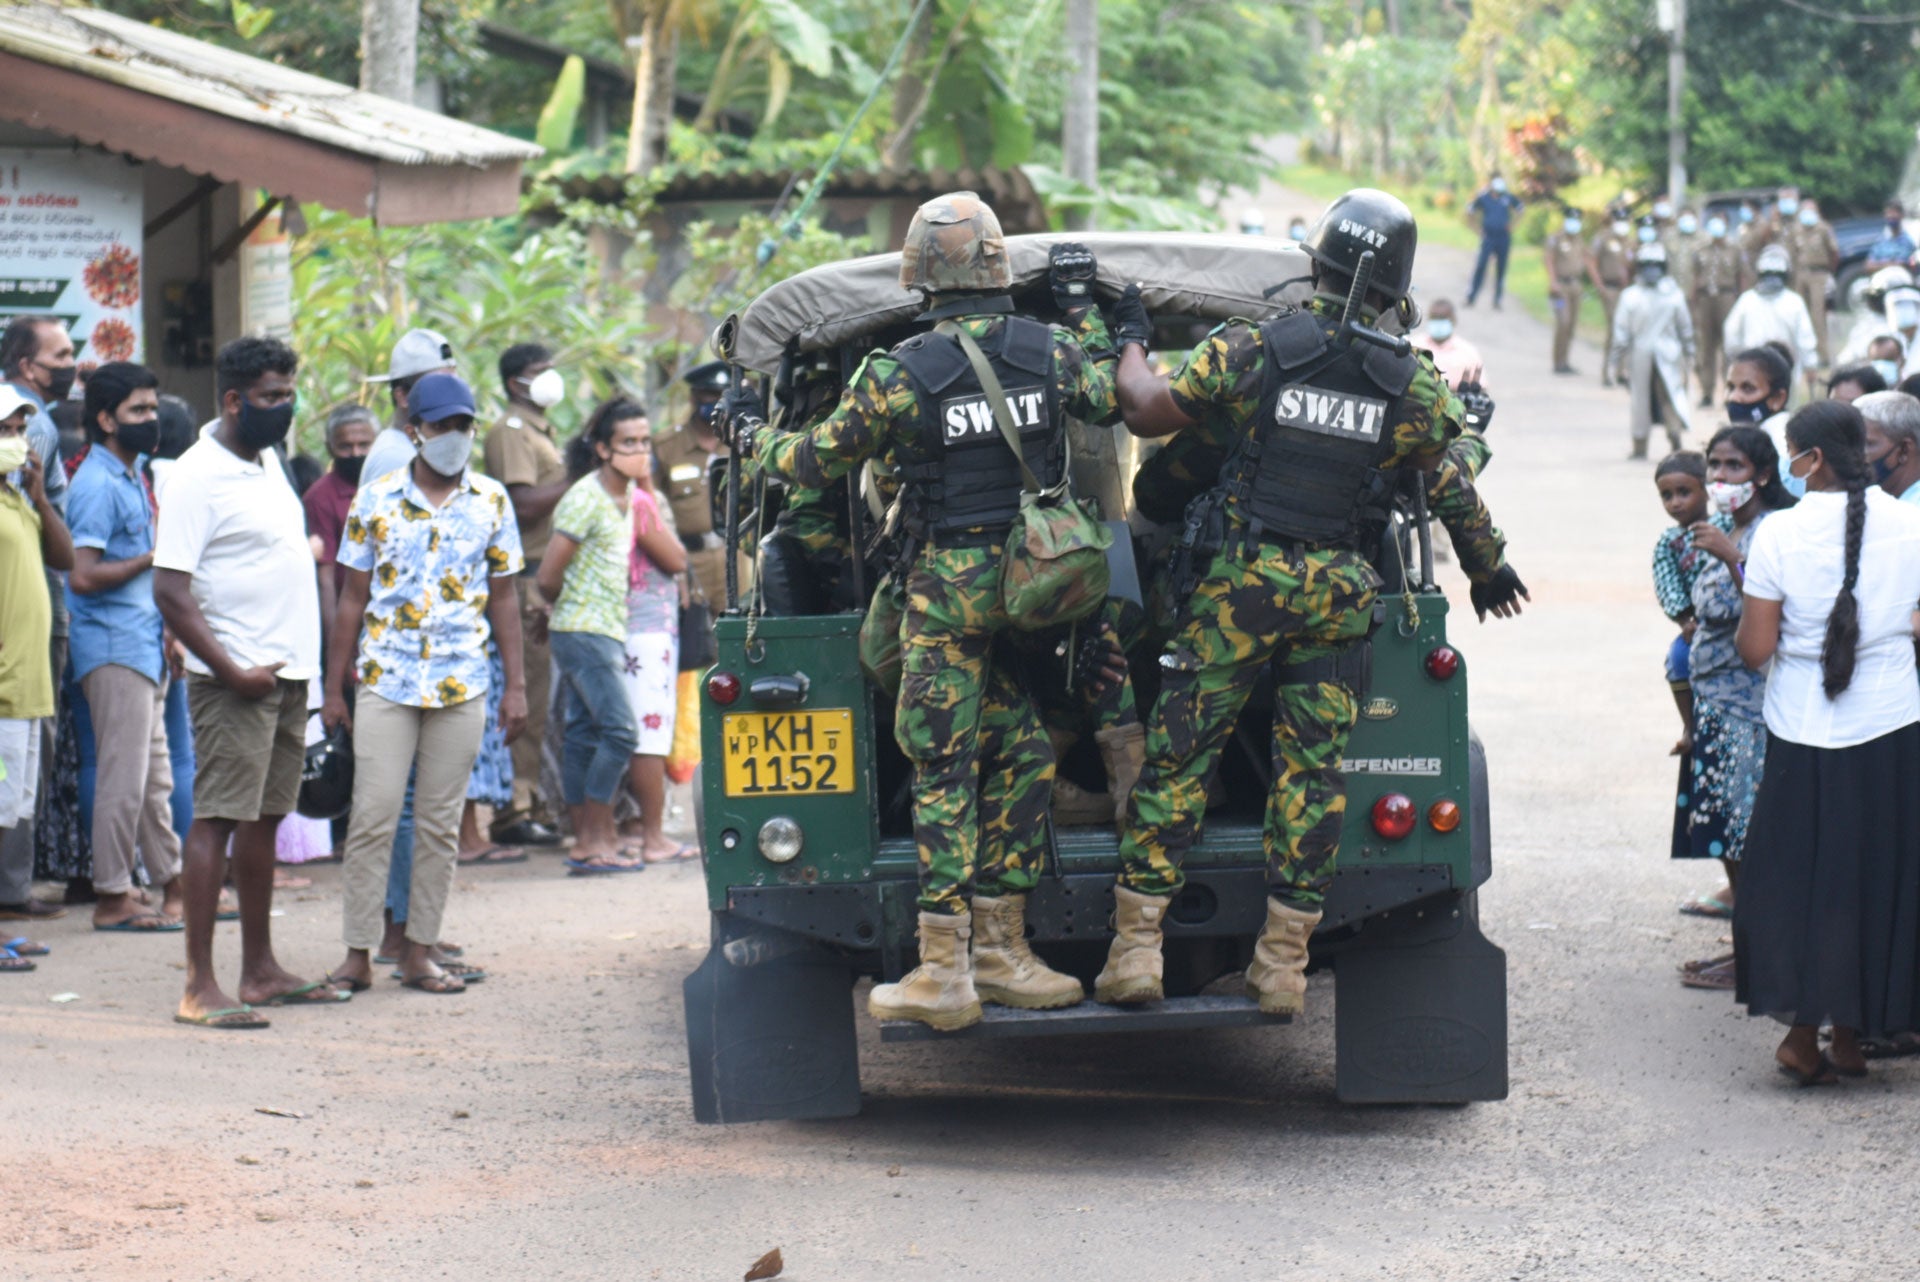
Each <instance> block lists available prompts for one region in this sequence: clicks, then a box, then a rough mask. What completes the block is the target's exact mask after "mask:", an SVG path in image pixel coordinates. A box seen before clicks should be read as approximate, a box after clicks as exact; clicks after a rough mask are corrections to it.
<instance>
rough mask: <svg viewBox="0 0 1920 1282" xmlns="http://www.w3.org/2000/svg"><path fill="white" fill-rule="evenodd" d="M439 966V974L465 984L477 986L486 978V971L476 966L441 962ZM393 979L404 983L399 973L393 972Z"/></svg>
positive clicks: (403, 978) (455, 962)
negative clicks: (449, 976)
mask: <svg viewBox="0 0 1920 1282" xmlns="http://www.w3.org/2000/svg"><path fill="white" fill-rule="evenodd" d="M439 966H440V973H441V974H443V975H451V976H453V977H454V978H455V979H457V980H459V981H460V982H462V983H465V984H477V983H479V982H480V981H481V980H483V979H485V978H486V977H487V972H486V971H484V970H482V969H481V968H480V967H478V966H469V965H467V964H466V963H465V962H457V961H443V962H440V963H439ZM393 977H394V978H395V979H398V980H400V981H401V982H402V983H404V982H406V981H405V977H404V976H403V975H402V973H401V972H400V971H397V970H396V971H394V972H393Z"/></svg>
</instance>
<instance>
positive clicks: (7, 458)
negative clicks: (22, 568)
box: [0, 434, 39, 592]
mask: <svg viewBox="0 0 1920 1282" xmlns="http://www.w3.org/2000/svg"><path fill="white" fill-rule="evenodd" d="M26 465H27V438H26V436H25V434H22V435H20V436H0V476H8V475H11V474H12V473H14V472H18V471H19V470H20V469H21V468H23V467H25V466H26ZM34 590H35V591H36V592H37V591H39V589H38V588H36V589H34Z"/></svg>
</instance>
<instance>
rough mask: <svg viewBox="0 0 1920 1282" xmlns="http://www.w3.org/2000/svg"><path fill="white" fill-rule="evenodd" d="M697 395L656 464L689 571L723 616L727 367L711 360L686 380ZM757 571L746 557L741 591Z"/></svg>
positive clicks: (658, 449)
mask: <svg viewBox="0 0 1920 1282" xmlns="http://www.w3.org/2000/svg"><path fill="white" fill-rule="evenodd" d="M681 381H682V382H684V383H685V384H686V385H687V387H688V388H689V389H690V390H691V392H692V394H693V403H692V405H691V406H690V407H689V408H688V410H687V418H686V421H685V422H683V423H681V424H680V426H679V427H676V428H674V429H673V431H671V432H669V433H668V434H667V435H666V436H664V437H662V438H661V439H659V440H657V441H655V442H654V446H653V465H654V470H655V472H656V473H657V474H658V475H657V479H658V481H659V483H660V488H661V490H662V492H664V493H665V494H666V496H667V505H668V506H669V507H670V508H672V510H673V524H674V528H675V529H677V530H678V531H679V532H680V541H681V542H682V543H684V544H686V546H687V568H688V569H690V570H692V571H693V577H694V581H695V582H696V583H698V584H699V586H700V591H701V593H702V595H704V596H705V597H706V599H707V604H708V605H709V606H711V607H712V609H713V612H714V613H715V614H718V613H719V612H720V611H722V610H724V609H726V608H727V540H726V536H725V534H724V533H722V532H721V531H719V530H717V529H715V528H714V522H713V516H714V512H713V509H714V502H713V487H714V484H715V468H714V464H715V463H716V462H718V461H719V460H721V459H723V458H725V457H726V456H727V447H726V446H725V445H723V444H721V441H720V437H719V434H718V433H717V432H716V431H715V430H714V421H713V415H714V410H715V408H716V407H717V406H718V405H719V404H720V395H721V393H723V392H725V391H726V390H727V384H728V383H729V382H730V381H731V377H730V376H729V375H728V373H727V366H726V362H724V361H708V362H707V363H706V364H705V365H696V366H694V367H693V368H692V369H690V370H688V371H687V372H686V373H685V374H684V375H682V376H681ZM751 569H752V567H751V566H750V565H749V563H748V561H747V559H746V558H745V557H744V556H742V557H741V558H740V576H739V583H740V592H741V594H742V595H745V593H746V591H747V589H748V587H749V586H750V580H749V577H748V576H749V574H750V573H751Z"/></svg>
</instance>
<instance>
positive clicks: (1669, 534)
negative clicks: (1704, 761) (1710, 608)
mask: <svg viewBox="0 0 1920 1282" xmlns="http://www.w3.org/2000/svg"><path fill="white" fill-rule="evenodd" d="M1653 483H1654V485H1655V486H1657V487H1658V488H1659V491H1660V506H1661V507H1663V508H1665V509H1666V512H1667V516H1668V517H1669V518H1671V519H1672V521H1673V524H1672V525H1671V526H1669V527H1667V529H1666V530H1665V531H1664V532H1663V533H1662V534H1661V535H1660V539H1659V541H1658V542H1657V543H1655V544H1654V545H1653V594H1654V596H1655V597H1656V598H1658V599H1659V602H1660V608H1661V609H1662V610H1664V611H1665V612H1666V615H1667V617H1668V618H1669V619H1672V620H1673V621H1674V622H1675V623H1676V624H1678V625H1679V627H1680V632H1679V634H1678V635H1677V636H1675V637H1674V638H1673V644H1672V645H1671V646H1669V647H1667V685H1668V686H1669V687H1671V689H1672V690H1673V702H1674V706H1675V707H1677V708H1678V709H1679V710H1680V725H1681V735H1680V742H1679V743H1676V744H1675V745H1673V755H1674V756H1676V757H1681V758H1685V757H1686V756H1687V754H1688V753H1690V752H1692V751H1693V687H1692V685H1691V684H1689V682H1688V678H1687V671H1688V669H1687V656H1688V652H1689V650H1690V649H1691V646H1692V641H1693V580H1694V578H1695V577H1696V576H1697V575H1698V574H1699V573H1700V566H1701V562H1702V559H1703V558H1702V556H1701V553H1700V550H1699V549H1698V548H1696V547H1695V546H1694V545H1693V527H1694V526H1696V525H1698V524H1700V522H1702V521H1705V520H1708V519H1711V520H1712V523H1713V524H1714V525H1716V526H1718V527H1719V528H1720V529H1723V530H1727V529H1732V528H1733V517H1732V516H1731V515H1729V514H1727V513H1725V512H1716V513H1713V515H1712V517H1711V518H1709V516H1708V513H1707V457H1706V455H1704V454H1702V453H1700V452H1699V451H1698V450H1678V451H1676V452H1674V453H1672V454H1669V455H1667V456H1666V457H1665V458H1663V459H1661V460H1660V462H1659V465H1658V466H1656V467H1655V468H1654V469H1653ZM1683 768H1684V766H1683ZM1681 791H1682V792H1684V791H1685V788H1684V787H1683V788H1682V789H1681ZM1686 840H1687V828H1686V811H1685V810H1684V808H1683V809H1682V810H1681V811H1680V812H1679V813H1678V815H1677V816H1676V817H1675V820H1674V846H1675V849H1676V850H1678V849H1681V848H1682V847H1684V845H1685V843H1686Z"/></svg>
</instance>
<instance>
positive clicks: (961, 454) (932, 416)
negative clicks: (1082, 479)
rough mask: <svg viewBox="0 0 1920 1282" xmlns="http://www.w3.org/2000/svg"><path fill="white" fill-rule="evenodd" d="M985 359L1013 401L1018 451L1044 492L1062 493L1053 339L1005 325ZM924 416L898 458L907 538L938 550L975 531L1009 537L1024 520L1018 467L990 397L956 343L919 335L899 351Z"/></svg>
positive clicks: (989, 342) (1038, 328) (1045, 331)
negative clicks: (1057, 488)
mask: <svg viewBox="0 0 1920 1282" xmlns="http://www.w3.org/2000/svg"><path fill="white" fill-rule="evenodd" d="M980 351H981V354H982V355H984V356H985V357H986V358H987V363H988V364H989V365H991V366H992V367H993V372H994V375H995V376H996V377H997V378H999V380H1000V386H1001V388H1002V389H1003V390H1005V392H1006V394H1007V401H1008V408H1010V409H1011V410H1012V411H1013V421H1014V423H1015V424H1016V425H1017V426H1018V427H1019V429H1020V449H1021V452H1022V453H1024V454H1025V455H1026V459H1027V466H1028V467H1030V468H1032V469H1033V473H1034V475H1035V476H1036V477H1037V478H1039V481H1040V484H1041V485H1043V486H1048V487H1051V486H1053V485H1054V484H1056V483H1058V481H1059V479H1060V472H1061V468H1062V466H1063V464H1064V461H1065V460H1064V443H1065V433H1064V432H1063V430H1062V428H1063V427H1064V423H1065V420H1064V415H1063V412H1062V410H1061V407H1060V405H1059V403H1058V401H1059V398H1058V395H1057V394H1056V393H1055V391H1054V379H1053V359H1054V358H1053V330H1052V329H1051V328H1050V327H1049V326H1046V325H1042V324H1041V323H1040V322H1038V321H1031V320H1027V319H1025V318H1024V317H1019V316H1009V317H1007V318H1006V322H1005V323H1004V324H1003V325H1002V326H1001V327H1000V332H999V333H998V334H995V335H993V336H991V337H989V338H985V339H982V340H981V341H980ZM892 354H893V358H894V359H895V360H896V361H898V362H900V368H901V369H902V370H904V371H906V375H907V379H908V381H909V382H910V383H911V384H912V386H913V391H914V399H915V401H916V402H917V404H918V405H919V407H920V413H919V416H918V422H917V425H916V427H915V430H914V431H913V432H912V433H911V434H910V438H909V440H908V441H907V442H905V443H904V446H903V448H902V451H901V456H902V461H901V466H900V468H899V473H900V479H901V480H902V481H903V482H904V483H905V485H906V502H905V516H906V523H907V532H908V533H909V534H911V535H913V536H914V537H915V538H916V539H921V540H928V541H932V542H935V543H939V542H942V541H945V542H948V543H952V541H953V540H951V539H950V538H949V539H946V540H943V539H942V538H941V536H943V535H948V536H950V535H954V534H957V533H959V532H960V531H962V530H979V531H982V532H984V534H985V535H987V536H997V535H1004V534H1005V533H1006V530H1007V527H1008V526H1009V525H1011V524H1012V523H1013V518H1014V517H1015V516H1017V515H1019V512H1020V465H1019V463H1018V462H1017V461H1016V460H1015V459H1014V457H1013V450H1012V449H1011V448H1009V447H1008V445H1007V440H1006V437H1004V436H1002V435H1001V434H1000V427H999V425H998V424H997V423H995V422H994V417H993V407H992V406H991V405H989V404H988V403H987V394H986V391H985V389H983V388H982V387H981V386H980V379H979V377H978V376H977V375H976V374H975V373H974V372H973V366H972V364H971V363H969V362H968V360H967V354H966V352H965V351H964V350H962V348H961V346H960V344H959V342H958V341H957V340H956V339H953V338H950V337H948V336H947V335H945V334H942V333H940V332H938V331H935V332H933V333H928V334H916V335H915V336H914V337H912V338H909V339H908V340H907V341H906V342H904V343H902V344H900V346H898V347H896V348H894V349H893V353H892Z"/></svg>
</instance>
